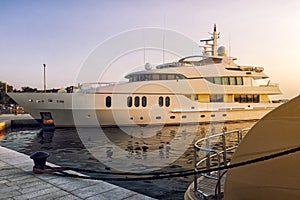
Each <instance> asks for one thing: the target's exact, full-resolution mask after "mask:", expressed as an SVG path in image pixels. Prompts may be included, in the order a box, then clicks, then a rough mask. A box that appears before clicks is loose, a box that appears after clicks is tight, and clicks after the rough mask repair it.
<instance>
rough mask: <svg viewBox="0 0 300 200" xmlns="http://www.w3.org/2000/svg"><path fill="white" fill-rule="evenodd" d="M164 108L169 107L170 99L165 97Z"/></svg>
mask: <svg viewBox="0 0 300 200" xmlns="http://www.w3.org/2000/svg"><path fill="white" fill-rule="evenodd" d="M166 106H167V107H169V106H170V97H166Z"/></svg>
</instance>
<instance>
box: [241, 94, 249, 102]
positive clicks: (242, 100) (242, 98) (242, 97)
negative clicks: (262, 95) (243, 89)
mask: <svg viewBox="0 0 300 200" xmlns="http://www.w3.org/2000/svg"><path fill="white" fill-rule="evenodd" d="M240 102H241V103H247V98H246V95H241V101H240Z"/></svg>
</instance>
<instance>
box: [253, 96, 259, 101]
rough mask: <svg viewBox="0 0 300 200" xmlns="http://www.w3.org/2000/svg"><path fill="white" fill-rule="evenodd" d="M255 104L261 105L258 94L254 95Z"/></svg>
mask: <svg viewBox="0 0 300 200" xmlns="http://www.w3.org/2000/svg"><path fill="white" fill-rule="evenodd" d="M253 103H259V95H258V94H255V95H253Z"/></svg>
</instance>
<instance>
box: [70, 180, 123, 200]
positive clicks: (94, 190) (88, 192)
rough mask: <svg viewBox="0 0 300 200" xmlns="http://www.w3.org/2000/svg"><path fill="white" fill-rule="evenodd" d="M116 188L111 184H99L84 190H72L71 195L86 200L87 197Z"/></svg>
mask: <svg viewBox="0 0 300 200" xmlns="http://www.w3.org/2000/svg"><path fill="white" fill-rule="evenodd" d="M115 188H117V186H114V185H112V184H107V183H100V184H97V185H92V186H89V187H85V188H80V189H78V190H74V191H72V192H71V193H72V194H75V195H76V196H79V197H81V198H87V197H91V196H94V195H97V194H100V193H103V192H106V191H109V190H112V189H115Z"/></svg>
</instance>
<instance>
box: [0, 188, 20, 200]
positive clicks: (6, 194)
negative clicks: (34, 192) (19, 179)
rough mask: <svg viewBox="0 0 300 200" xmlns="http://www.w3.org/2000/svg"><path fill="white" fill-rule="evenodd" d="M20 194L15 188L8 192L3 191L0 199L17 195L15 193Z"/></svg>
mask: <svg viewBox="0 0 300 200" xmlns="http://www.w3.org/2000/svg"><path fill="white" fill-rule="evenodd" d="M20 194H21V192H19V191H16V190H14V191H10V192H4V193H1V195H0V199H5V200H6V199H8V198H10V197H14V196H17V195H20Z"/></svg>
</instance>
